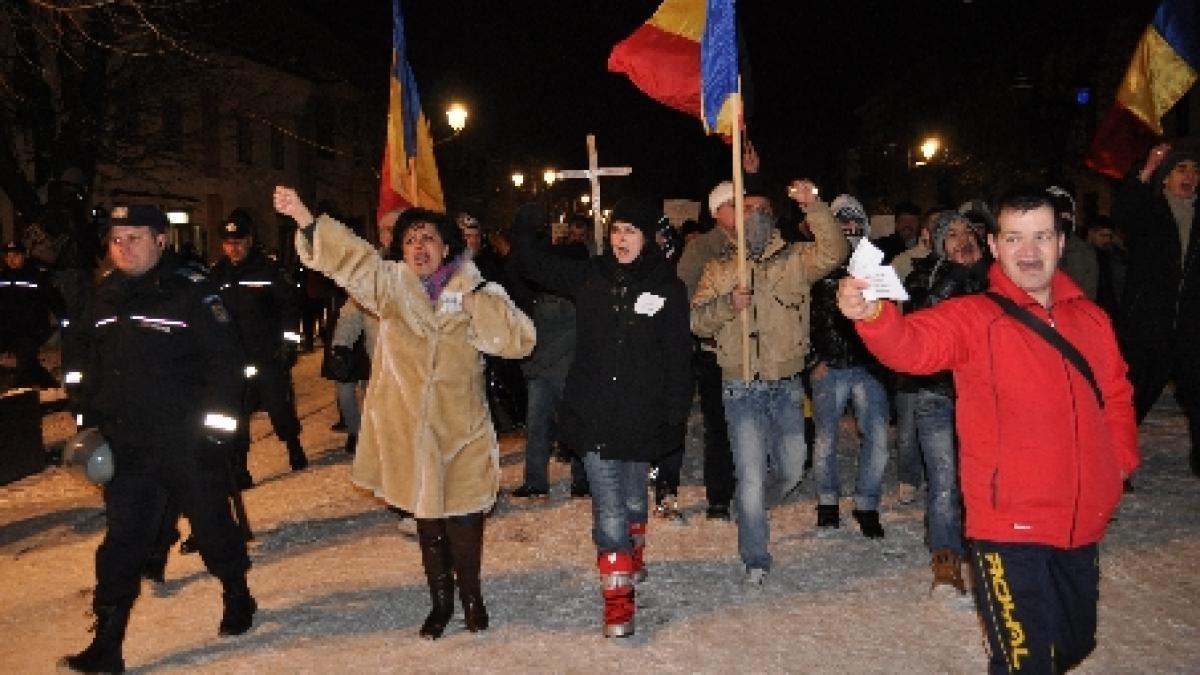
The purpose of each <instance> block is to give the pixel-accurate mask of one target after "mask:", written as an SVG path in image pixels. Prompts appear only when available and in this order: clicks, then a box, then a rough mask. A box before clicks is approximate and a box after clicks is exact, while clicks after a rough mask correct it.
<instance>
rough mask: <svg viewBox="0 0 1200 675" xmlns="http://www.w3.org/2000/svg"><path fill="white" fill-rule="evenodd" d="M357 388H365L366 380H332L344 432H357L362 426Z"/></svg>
mask: <svg viewBox="0 0 1200 675" xmlns="http://www.w3.org/2000/svg"><path fill="white" fill-rule="evenodd" d="M359 389H366V382H365V381H364V382H334V383H333V391H334V393H335V394H336V395H337V404H338V410H341V411H342V421H343V422H345V423H346V433H350V434H357V433H358V430H359V429H360V428H361V426H362V410H361V409H360V406H359V403H358V397H359Z"/></svg>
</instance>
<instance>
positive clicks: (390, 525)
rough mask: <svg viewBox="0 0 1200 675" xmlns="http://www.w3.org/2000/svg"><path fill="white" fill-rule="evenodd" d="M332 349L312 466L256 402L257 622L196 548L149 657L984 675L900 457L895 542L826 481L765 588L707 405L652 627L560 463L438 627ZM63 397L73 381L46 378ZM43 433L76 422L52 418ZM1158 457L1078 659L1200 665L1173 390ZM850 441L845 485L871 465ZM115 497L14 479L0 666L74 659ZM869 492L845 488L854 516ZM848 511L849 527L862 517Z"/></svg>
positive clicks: (648, 606)
mask: <svg viewBox="0 0 1200 675" xmlns="http://www.w3.org/2000/svg"><path fill="white" fill-rule="evenodd" d="M318 365H319V356H318V355H315V354H314V355H306V356H303V357H302V358H301V361H300V364H299V366H298V367H297V369H296V371H295V375H296V382H297V395H298V400H299V409H300V413H301V415H302V417H303V420H304V424H305V428H304V433H303V436H302V439H303V441H304V445H305V447H306V448H308V450H309V456H310V458H312V459H313V460H314V461H313V465H312V467H311V468H309V469H308V470H306V471H303V472H299V473H293V472H291V471H289V470H288V467H287V453H286V450H285V449H284V447H283V446H282V444H281V443H280V442H279V441H278V439H276V438H275V436H274V435H273V434H272V433H271V429H270V425H269V423H268V422H267V421H266V419H265V416H262V415H259V416H258V417H256V418H255V421H254V424H253V428H252V432H253V438H254V439H255V443H254V447H253V451H252V453H251V469H252V472H253V473H254V475H255V477H256V479H257V480H258V481H259V485H258V487H256V488H255V489H253V490H251V491H249V492H247V493H246V497H245V498H246V505H247V509H248V510H249V513H250V519H251V522H252V524H253V526H254V530H255V532H256V533H257V535H258V539H257V541H256V542H255V544H254V545H253V548H252V551H251V558H252V559H253V561H254V568H253V570H252V571H251V573H250V585H251V588H252V589H253V591H254V593H255V595H256V596H257V598H258V602H259V606H260V609H259V613H258V615H257V617H256V622H255V627H254V629H253V630H252V631H251V632H250V633H248V634H246V635H244V636H241V637H235V638H218V637H217V636H216V627H217V622H218V620H219V618H220V612H221V601H220V589H219V585H218V584H217V582H216V581H215V580H214V579H212V578H211V577H210V576H208V574H207V573H206V572H205V571H204V569H203V567H202V565H201V563H200V560H199V559H198V557H197V556H195V555H191V556H179V555H176V554H175V553H173V554H172V558H171V560H170V563H169V564H168V567H167V579H168V580H167V583H166V584H163V585H162V586H160V587H157V588H156V587H154V586H153V585H152V584H150V583H149V582H146V584H145V586H144V587H143V595H142V597H141V598H140V599H139V601H138V603H137V605H136V606H135V608H134V612H133V618H132V621H131V623H130V627H129V635H128V638H127V640H126V643H125V658H126V662H127V664H128V666H129V668H130V669H131V670H132V671H134V672H188V673H230V672H236V673H246V672H312V673H327V672H356V673H357V672H445V673H459V672H607V673H613V672H802V673H823V672H853V673H909V672H913V673H916V672H920V673H926V672H947V673H978V672H982V671H983V670H985V657H984V652H983V647H982V641H981V634H980V631H979V627H978V623H977V621H976V618H975V615H974V612H973V610H972V609H971V607H970V605H969V603H966V602H961V601H955V600H947V599H945V598H941V597H933V598H931V597H930V596H929V593H928V588H929V578H930V574H929V560H928V553H927V551H926V550H925V548H924V544H923V541H922V538H923V526H922V515H923V509H922V507H921V506H920V505H919V504H918V505H912V506H899V505H898V504H896V501H895V498H894V496H893V495H892V492H893V490H894V487H895V479H894V475H893V473H892V471H893V469H892V467H889V474H888V479H887V480H888V483H887V491H888V495H887V496H886V497H885V500H884V504H883V508H882V510H883V524H884V527H885V528H887V537H886V538H885V539H883V540H882V541H869V540H867V539H865V538H863V537H862V536H861V535H860V534H859V533H858V530H857V528H856V527H855V526H854V525H853V523H850V524H849V526H843V528H842V529H841V530H839V531H835V532H831V533H826V532H822V533H818V532H817V531H816V530H815V529H814V527H813V523H814V512H813V509H814V504H815V502H814V497H813V493H812V483H811V481H810V480H807V479H806V482H805V483H804V485H803V486H802V487H801V488H800V490H799V491H798V492H799V494H797V495H796V496H795V499H794V500H793V501H790V502H789V503H786V504H784V505H783V506H781V507H780V508H778V509H777V510H776V511H775V512H774V514H773V516H772V542H771V547H772V551H773V554H774V556H775V567H774V569H773V570H772V572H771V574H770V576H769V577H768V580H767V585H766V587H765V588H764V589H763V590H761V591H746V590H744V589H743V588H742V587H740V585H739V583H738V582H739V580H740V573H741V568H740V564H739V562H738V558H737V551H736V530H735V527H734V525H732V524H730V523H727V522H714V521H708V520H706V519H705V518H704V514H703V510H704V492H703V486H702V484H701V479H700V477H701V461H700V458H701V454H700V452H699V451H698V439H699V427H698V424H699V420H698V415H694V416H693V422H694V423H693V428H692V430H691V434H690V437H689V449H688V452H687V455H686V460H685V468H684V485H683V488H682V490H681V496H680V497H681V500H680V501H681V505H682V506H683V507H684V509H685V511H686V512H687V515H688V518H687V521H686V523H674V522H670V523H668V522H663V521H659V520H653V519H652V521H651V524H650V535H649V545H648V559H649V571H650V580H649V581H648V582H647V583H646V584H644V585H641V586H639V587H638V605H639V610H638V611H639V614H638V617H637V635H636V636H634V637H633V638H630V639H626V640H606V639H604V638H603V637H601V635H600V617H601V603H600V593H599V589H598V585H597V577H596V573H595V551H594V549H593V547H592V544H591V541H590V511H589V503H588V502H587V501H586V500H571V499H570V498H569V497H568V496H567V483H568V482H569V479H568V477H567V470H566V466H565V465H562V464H559V463H557V462H552V471H553V473H552V477H553V478H555V479H556V481H557V482H556V483H555V485H554V487H553V489H552V492H551V498H550V500H549V501H546V502H541V503H532V504H531V503H522V502H519V501H515V500H510V499H509V498H507V497H506V496H502V497H501V501H500V503H499V505H498V507H497V509H496V511H495V514H494V516H493V517H492V518H491V519H490V520H489V522H488V525H487V530H486V534H485V540H486V541H485V548H484V564H483V575H484V595H485V598H486V600H487V603H488V608H489V610H490V613H491V617H492V628H491V629H490V630H488V631H486V632H484V633H480V634H470V633H468V632H466V631H465V630H463V629H462V627H461V623H459V622H458V621H457V620H456V623H454V624H452V625H451V628H450V630H449V631H448V632H447V635H446V636H445V637H444V638H443V639H441V640H438V641H434V642H429V641H425V640H421V639H419V638H418V637H417V628H418V626H419V625H420V622H421V621H422V619H423V618H424V616H425V613H426V611H427V610H428V594H427V591H426V587H425V581H424V577H423V575H422V572H421V565H420V559H419V553H418V551H417V547H416V542H415V537H414V534H413V528H412V527H411V521H408V522H405V523H401V522H399V521H398V520H397V518H396V516H394V515H393V514H392V513H390V512H389V511H387V510H386V509H384V508H383V507H382V506H381V505H380V504H379V503H377V502H376V501H375V500H374V499H373V498H371V497H370V496H368V495H366V494H364V493H362V492H360V491H358V490H356V489H355V488H353V487H352V486H351V485H350V482H349V480H348V472H349V462H350V458H349V456H348V455H347V454H345V453H344V452H343V451H342V444H343V440H344V435H342V434H338V433H334V432H332V431H330V430H329V427H330V424H331V423H332V422H333V421H334V420H335V419H336V416H337V413H336V410H335V407H334V404H333V396H332V386H331V385H330V383H329V382H326V381H324V380H322V379H320V378H319V377H318V375H317V371H318ZM44 397H45V398H53V397H54V394H53V393H50V392H46V393H44ZM43 428H44V434H45V442H46V444H47V446H51V447H52V446H54V445H56V444H58V445H61V443H62V441H63V440H64V439H65V438H67V437H68V436H69V435H70V433H72V431H73V427H72V425H71V423H70V419H69V418H68V416H67V414H66V413H54V414H51V415H48V416H47V417H46V418H45V420H44V424H43ZM1141 440H1142V451H1143V453H1144V464H1143V468H1142V469H1141V471H1139V473H1138V475H1137V478H1136V481H1137V486H1138V491H1137V493H1135V494H1133V495H1130V496H1128V497H1127V498H1126V500H1125V502H1124V503H1123V505H1122V506H1121V509H1120V511H1119V513H1118V517H1117V520H1116V522H1114V523H1113V526H1112V528H1111V529H1110V533H1109V537H1108V539H1107V541H1106V543H1105V544H1104V546H1103V549H1102V557H1101V564H1102V569H1103V581H1102V588H1101V593H1102V595H1101V606H1100V630H1099V643H1100V644H1099V647H1098V648H1097V650H1096V651H1095V653H1094V654H1093V655H1092V657H1091V658H1090V659H1088V661H1086V662H1085V664H1084V665H1083V667H1081V668H1080V669H1079V672H1082V673H1188V672H1191V673H1195V672H1200V645H1198V644H1197V641H1198V637H1200V566H1198V565H1197V564H1196V561H1197V560H1200V480H1197V479H1195V478H1193V477H1191V476H1190V474H1189V473H1188V471H1187V437H1186V425H1185V422H1184V420H1183V417H1182V415H1181V414H1180V413H1179V410H1178V408H1177V407H1175V405H1174V402H1173V401H1171V400H1170V399H1169V398H1168V397H1164V401H1163V402H1161V403H1160V404H1159V406H1158V408H1157V409H1156V410H1155V411H1154V412H1153V413H1152V416H1151V417H1150V419H1149V420H1148V421H1147V423H1146V424H1145V425H1144V427H1143V429H1142V433H1141ZM502 445H503V449H502V458H501V462H502V466H503V487H504V488H505V489H506V490H507V489H511V488H513V487H515V486H516V485H518V484H519V483H520V479H521V478H520V477H521V463H522V457H523V455H522V449H523V439H522V438H521V437H520V436H518V435H513V436H511V437H506V438H504V440H503V444H502ZM844 445H846V447H844V448H843V450H844V452H843V462H844V464H843V472H842V473H843V483H844V485H845V487H844V488H843V491H848V490H849V489H850V488H851V486H852V482H853V480H852V478H850V477H851V476H853V473H852V459H851V454H850V452H849V449H848V444H846V443H845V442H844ZM100 505H101V500H100V495H99V493H98V491H97V490H96V489H95V488H94V487H92V486H90V485H89V484H87V483H85V482H84V481H82V479H80V478H78V477H76V476H75V475H74V474H73V473H71V472H69V471H66V470H63V469H60V468H50V469H47V470H46V471H44V472H42V473H40V474H37V475H35V476H31V477H29V478H26V479H24V480H21V481H18V482H16V483H13V484H10V485H7V486H0V560H2V561H3V562H2V563H0V635H2V636H3V640H0V671H2V672H5V673H45V672H54V670H55V661H56V660H57V658H58V657H59V656H61V655H63V654H67V653H73V652H75V651H78V650H79V649H81V648H82V647H84V646H85V645H86V644H87V642H88V640H89V639H90V634H89V633H88V632H87V628H88V626H89V625H90V619H89V618H88V617H87V616H86V612H87V610H88V608H89V606H90V592H91V586H92V583H93V576H92V574H93V556H94V552H95V549H96V545H97V544H98V543H99V541H100V539H101V537H102V535H103V529H104V517H103V513H102V510H101V508H100ZM849 509H850V507H849V504H848V503H845V504H843V510H844V511H845V512H848V511H849ZM847 520H849V519H847Z"/></svg>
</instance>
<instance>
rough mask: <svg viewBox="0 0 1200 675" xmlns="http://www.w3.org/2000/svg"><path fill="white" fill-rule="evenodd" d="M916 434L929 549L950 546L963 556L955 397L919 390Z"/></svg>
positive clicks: (949, 547)
mask: <svg viewBox="0 0 1200 675" xmlns="http://www.w3.org/2000/svg"><path fill="white" fill-rule="evenodd" d="M917 433H918V434H920V437H921V453H922V454H923V455H924V456H925V475H926V476H927V477H928V479H929V494H928V498H927V502H926V506H925V521H926V526H927V527H928V528H929V549H930V550H931V551H932V550H936V549H939V548H948V549H950V550H951V551H954V552H955V553H956V554H958V555H959V556H962V555H963V535H962V498H961V496H960V493H959V488H958V452H957V448H956V447H955V442H954V399H952V398H950V397H948V396H943V395H942V394H938V393H936V392H933V391H927V390H924V389H922V390H921V391H919V392H918V393H917Z"/></svg>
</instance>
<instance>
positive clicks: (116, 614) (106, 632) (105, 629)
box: [60, 604, 132, 673]
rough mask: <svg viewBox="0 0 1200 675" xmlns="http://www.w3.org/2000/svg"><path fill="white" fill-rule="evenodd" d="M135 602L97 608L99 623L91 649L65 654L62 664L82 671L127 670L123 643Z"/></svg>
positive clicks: (107, 671) (95, 628) (97, 620)
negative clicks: (122, 651) (70, 654)
mask: <svg viewBox="0 0 1200 675" xmlns="http://www.w3.org/2000/svg"><path fill="white" fill-rule="evenodd" d="M130 607H132V604H125V605H104V606H100V607H95V608H93V611H94V612H95V614H96V624H95V625H94V626H92V631H93V632H95V634H96V636H95V637H94V638H92V644H90V645H88V647H87V649H85V650H83V651H81V652H79V653H78V654H75V655H73V656H66V657H63V659H62V661H61V662H60V663H61V665H63V666H66V667H67V668H70V669H71V670H74V671H75V672H78V673H123V672H125V658H124V656H123V655H122V653H121V643H123V642H124V641H125V627H126V626H128V625H129V609H130Z"/></svg>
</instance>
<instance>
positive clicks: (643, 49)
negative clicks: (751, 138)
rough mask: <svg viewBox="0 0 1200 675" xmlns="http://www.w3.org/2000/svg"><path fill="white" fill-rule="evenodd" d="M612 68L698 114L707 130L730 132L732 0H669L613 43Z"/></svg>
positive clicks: (734, 67)
mask: <svg viewBox="0 0 1200 675" xmlns="http://www.w3.org/2000/svg"><path fill="white" fill-rule="evenodd" d="M608 69H609V70H610V71H612V72H615V73H624V74H625V75H626V76H627V77H628V78H629V79H630V80H631V81H632V82H633V83H634V85H636V86H637V87H638V88H639V89H641V90H642V91H643V92H645V93H646V95H648V96H649V97H650V98H653V99H654V100H656V101H659V102H660V103H663V104H665V105H668V106H670V107H672V108H675V109H676V110H680V111H683V112H685V113H687V114H689V115H694V116H696V117H699V118H700V120H701V122H703V124H704V130H705V131H707V132H708V133H720V134H723V135H726V136H728V135H730V134H731V132H732V129H733V117H734V114H733V103H732V96H731V95H732V94H734V93H736V92H737V86H738V83H737V79H738V53H737V27H736V22H735V21H734V2H733V0H664V2H663V3H662V5H660V6H659V8H658V10H657V11H655V12H654V16H651V17H650V18H649V19H648V20H647V21H646V23H644V24H643V25H642V26H641V27H639V28H638V29H637V30H635V31H634V32H633V34H632V35H630V36H629V37H627V38H625V39H624V40H622V41H621V42H620V43H618V44H617V46H616V47H613V50H612V54H610V55H609V57H608Z"/></svg>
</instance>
